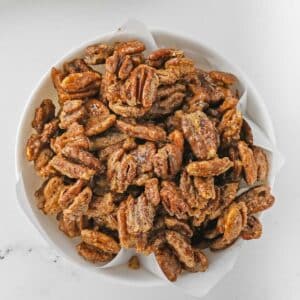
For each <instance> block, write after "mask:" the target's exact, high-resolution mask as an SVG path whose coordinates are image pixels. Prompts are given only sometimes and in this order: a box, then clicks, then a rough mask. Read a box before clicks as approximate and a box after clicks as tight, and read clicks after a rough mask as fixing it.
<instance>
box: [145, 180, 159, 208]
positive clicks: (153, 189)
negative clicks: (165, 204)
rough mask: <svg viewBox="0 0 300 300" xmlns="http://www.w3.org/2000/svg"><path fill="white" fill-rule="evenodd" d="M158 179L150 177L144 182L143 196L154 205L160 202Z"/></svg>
mask: <svg viewBox="0 0 300 300" xmlns="http://www.w3.org/2000/svg"><path fill="white" fill-rule="evenodd" d="M158 183H159V182H158V179H157V178H151V179H148V180H147V181H146V183H145V196H146V198H147V200H148V201H150V202H151V203H152V204H153V205H154V206H157V205H158V204H159V203H160V196H159V186H158Z"/></svg>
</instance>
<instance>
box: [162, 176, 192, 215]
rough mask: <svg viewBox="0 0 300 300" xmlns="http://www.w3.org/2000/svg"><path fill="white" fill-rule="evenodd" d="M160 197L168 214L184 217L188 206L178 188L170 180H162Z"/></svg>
mask: <svg viewBox="0 0 300 300" xmlns="http://www.w3.org/2000/svg"><path fill="white" fill-rule="evenodd" d="M161 186H162V188H161V190H160V197H161V201H162V204H163V206H164V208H165V210H166V211H167V212H168V214H169V215H170V216H176V217H177V218H178V219H186V218H187V212H188V210H189V207H188V205H187V203H186V202H185V200H184V198H183V196H182V193H181V191H180V189H179V188H178V187H177V186H176V185H175V183H174V182H171V181H163V182H162V184H161Z"/></svg>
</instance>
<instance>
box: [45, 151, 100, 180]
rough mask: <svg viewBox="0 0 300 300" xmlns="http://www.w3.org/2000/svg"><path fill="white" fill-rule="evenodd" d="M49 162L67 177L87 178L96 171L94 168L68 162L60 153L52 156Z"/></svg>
mask: <svg viewBox="0 0 300 300" xmlns="http://www.w3.org/2000/svg"><path fill="white" fill-rule="evenodd" d="M49 164H50V166H51V167H53V168H54V169H55V170H57V171H58V172H60V173H61V174H63V175H65V176H68V177H69V178H76V179H84V180H89V179H90V178H91V177H92V176H94V175H95V173H96V171H95V170H92V169H89V168H88V167H85V166H82V165H79V164H76V163H73V162H70V161H68V160H66V159H65V158H63V157H62V156H60V155H56V156H54V157H53V158H52V159H51V161H50V162H49Z"/></svg>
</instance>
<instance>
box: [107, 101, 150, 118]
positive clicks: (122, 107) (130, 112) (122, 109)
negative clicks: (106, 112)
mask: <svg viewBox="0 0 300 300" xmlns="http://www.w3.org/2000/svg"><path fill="white" fill-rule="evenodd" d="M109 108H110V109H111V110H112V111H113V112H114V113H115V114H117V115H120V116H122V117H125V118H140V117H142V116H143V115H144V114H145V113H146V112H147V111H148V110H149V108H145V107H136V106H129V105H126V104H124V103H122V102H109Z"/></svg>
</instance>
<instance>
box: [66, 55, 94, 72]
mask: <svg viewBox="0 0 300 300" xmlns="http://www.w3.org/2000/svg"><path fill="white" fill-rule="evenodd" d="M64 71H65V73H67V74H71V73H81V72H85V71H93V69H92V68H91V67H89V66H88V65H87V64H86V63H85V61H84V60H83V59H81V58H76V59H73V60H71V61H69V62H66V63H64Z"/></svg>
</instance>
